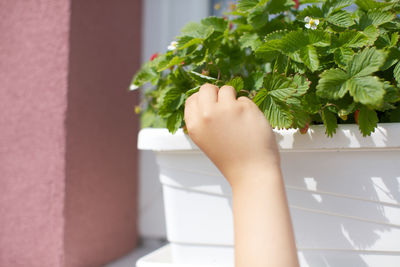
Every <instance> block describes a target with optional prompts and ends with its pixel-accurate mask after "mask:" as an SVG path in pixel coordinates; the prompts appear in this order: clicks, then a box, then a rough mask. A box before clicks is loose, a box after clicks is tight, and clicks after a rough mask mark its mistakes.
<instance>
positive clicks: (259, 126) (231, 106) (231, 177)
mask: <svg viewBox="0 0 400 267" xmlns="http://www.w3.org/2000/svg"><path fill="white" fill-rule="evenodd" d="M185 122H186V127H187V130H188V133H189V136H190V137H191V139H192V140H193V141H194V142H195V143H196V144H197V146H198V147H199V148H200V149H201V150H203V152H204V153H205V154H206V155H207V156H208V157H209V158H210V159H211V161H213V162H214V164H215V165H216V166H217V167H218V169H219V170H220V171H221V172H222V174H223V175H224V176H225V177H226V178H227V179H228V181H229V182H230V184H231V185H232V186H233V184H236V183H237V180H240V178H239V177H243V176H245V175H247V174H248V173H249V170H257V169H258V170H261V169H262V170H264V169H266V168H267V169H268V168H280V167H279V166H280V159H279V152H278V149H277V145H276V142H275V137H274V133H273V131H272V128H271V126H270V124H269V123H268V121H267V119H266V118H265V116H264V114H263V113H262V112H261V111H260V110H259V108H258V107H257V105H256V104H254V102H252V101H251V100H250V99H249V98H247V97H239V98H238V99H236V91H235V89H234V88H233V87H231V86H223V87H221V89H219V88H218V87H217V86H214V85H211V84H205V85H203V86H201V88H200V90H199V92H197V93H195V94H193V95H192V96H190V97H189V98H188V99H187V100H186V107H185ZM247 178H248V177H246V179H247Z"/></svg>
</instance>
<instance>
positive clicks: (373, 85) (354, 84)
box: [346, 76, 385, 107]
mask: <svg viewBox="0 0 400 267" xmlns="http://www.w3.org/2000/svg"><path fill="white" fill-rule="evenodd" d="M346 84H347V86H348V88H349V91H350V95H351V96H352V97H353V98H354V101H356V102H359V103H362V104H364V105H370V106H374V107H378V106H379V105H380V104H381V103H382V100H383V96H384V95H385V90H384V88H383V83H382V82H381V81H380V80H379V79H378V78H377V77H375V76H364V77H353V78H351V79H350V80H348V81H347V83H346Z"/></svg>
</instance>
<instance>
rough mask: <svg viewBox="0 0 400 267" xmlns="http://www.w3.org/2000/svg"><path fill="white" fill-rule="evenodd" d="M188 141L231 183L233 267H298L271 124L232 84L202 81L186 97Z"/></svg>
mask: <svg viewBox="0 0 400 267" xmlns="http://www.w3.org/2000/svg"><path fill="white" fill-rule="evenodd" d="M185 121H186V126H187V129H188V132H189V136H190V137H191V138H192V140H193V141H194V142H195V143H196V144H197V145H198V146H199V147H200V148H201V149H202V150H203V152H204V153H205V154H206V155H207V156H208V157H209V158H210V159H211V160H212V161H213V162H214V164H215V165H216V166H217V167H218V169H219V170H220V171H221V172H222V174H223V175H224V176H225V178H226V179H227V180H228V182H229V183H230V185H231V187H232V193H233V214H234V229H235V266H236V267H248V266H252V267H261V266H262V267H266V266H271V267H272V266H273V267H297V266H299V264H298V260H297V252H296V246H295V242H294V236H293V230H292V225H291V220H290V215H289V210H288V205H287V200H286V195H285V189H284V185H283V180H282V174H281V169H280V159H279V152H278V149H277V145H276V142H275V139H274V134H273V132H272V129H271V126H270V125H269V123H268V121H267V120H266V119H265V117H264V115H263V114H262V112H261V111H260V110H259V109H258V107H257V106H256V105H255V104H254V103H253V102H252V101H251V100H250V99H248V98H246V97H239V98H238V99H236V92H235V89H234V88H233V87H230V86H223V87H221V89H219V88H218V87H216V86H214V85H210V84H205V85H203V86H202V87H201V88H200V90H199V92H198V93H195V94H193V95H192V96H191V97H189V98H188V99H187V101H186V108H185Z"/></svg>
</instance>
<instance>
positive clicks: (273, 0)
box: [267, 0, 295, 14]
mask: <svg viewBox="0 0 400 267" xmlns="http://www.w3.org/2000/svg"><path fill="white" fill-rule="evenodd" d="M294 5H295V3H294V1H293V0H270V1H269V2H268V6H267V10H268V12H269V13H270V14H278V13H281V12H283V11H287V10H288V9H289V8H290V7H291V6H294Z"/></svg>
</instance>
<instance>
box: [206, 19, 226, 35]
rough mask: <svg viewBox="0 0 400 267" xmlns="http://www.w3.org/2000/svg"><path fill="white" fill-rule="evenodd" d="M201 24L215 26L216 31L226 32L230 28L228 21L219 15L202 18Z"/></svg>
mask: <svg viewBox="0 0 400 267" xmlns="http://www.w3.org/2000/svg"><path fill="white" fill-rule="evenodd" d="M201 24H203V25H204V26H207V27H210V26H211V27H213V28H214V31H216V32H224V31H225V30H226V29H227V28H228V21H227V20H225V19H224V18H219V17H208V18H205V19H202V20H201Z"/></svg>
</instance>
